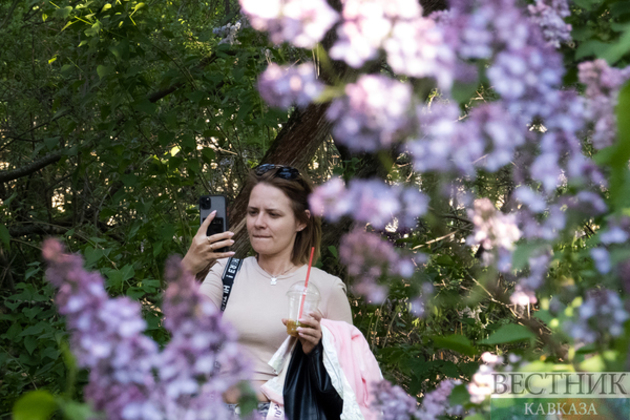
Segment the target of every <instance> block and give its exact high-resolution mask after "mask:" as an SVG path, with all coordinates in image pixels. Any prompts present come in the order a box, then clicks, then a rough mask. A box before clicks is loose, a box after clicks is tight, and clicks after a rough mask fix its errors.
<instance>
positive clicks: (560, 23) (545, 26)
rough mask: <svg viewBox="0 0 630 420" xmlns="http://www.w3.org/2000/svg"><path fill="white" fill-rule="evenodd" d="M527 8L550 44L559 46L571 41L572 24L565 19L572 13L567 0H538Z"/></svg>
mask: <svg viewBox="0 0 630 420" xmlns="http://www.w3.org/2000/svg"><path fill="white" fill-rule="evenodd" d="M527 9H528V10H529V13H530V15H531V18H532V20H533V21H534V22H535V23H536V24H538V25H540V28H541V30H542V33H543V36H544V37H545V40H546V41H547V42H548V43H549V44H550V45H552V46H554V47H556V48H558V47H559V46H560V44H561V43H565V42H570V41H571V25H569V24H568V23H566V22H565V21H564V18H565V17H567V16H569V15H571V11H570V10H569V4H568V2H567V0H536V4H530V5H529V6H527Z"/></svg>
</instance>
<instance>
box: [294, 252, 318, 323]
mask: <svg viewBox="0 0 630 420" xmlns="http://www.w3.org/2000/svg"><path fill="white" fill-rule="evenodd" d="M313 254H315V247H312V248H311V257H310V258H309V260H308V271H307V272H306V280H304V291H303V292H302V298H301V299H300V311H299V315H298V319H300V318H302V311H303V310H304V299H305V298H306V290H307V288H308V278H309V277H310V276H311V266H312V265H313Z"/></svg>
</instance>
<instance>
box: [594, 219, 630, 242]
mask: <svg viewBox="0 0 630 420" xmlns="http://www.w3.org/2000/svg"><path fill="white" fill-rule="evenodd" d="M628 238H629V236H628V232H626V231H625V230H624V229H623V228H622V227H621V226H619V225H618V224H616V223H609V225H608V229H606V230H605V231H603V232H601V233H600V235H599V240H600V241H601V242H602V243H603V244H605V245H610V244H623V243H624V242H626V241H627V240H628Z"/></svg>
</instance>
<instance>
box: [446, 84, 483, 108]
mask: <svg viewBox="0 0 630 420" xmlns="http://www.w3.org/2000/svg"><path fill="white" fill-rule="evenodd" d="M478 87H479V83H478V82H476V81H475V82H474V83H461V82H455V83H454V84H453V90H452V95H453V99H455V100H456V101H457V102H459V103H460V104H466V103H468V101H470V98H472V96H473V95H474V94H475V92H476V91H477V88H478Z"/></svg>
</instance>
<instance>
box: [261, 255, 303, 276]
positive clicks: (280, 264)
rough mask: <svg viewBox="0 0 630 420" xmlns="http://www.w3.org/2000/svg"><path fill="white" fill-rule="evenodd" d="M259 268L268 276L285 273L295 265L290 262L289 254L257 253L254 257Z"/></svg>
mask: <svg viewBox="0 0 630 420" xmlns="http://www.w3.org/2000/svg"><path fill="white" fill-rule="evenodd" d="M256 260H257V261H258V265H259V266H260V268H262V269H263V270H265V272H267V274H269V275H270V276H280V275H283V274H287V273H288V272H290V271H291V269H292V268H293V267H295V265H294V264H293V263H292V262H291V255H290V254H289V255H286V254H284V255H283V254H280V255H260V254H259V255H258V257H256Z"/></svg>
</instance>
